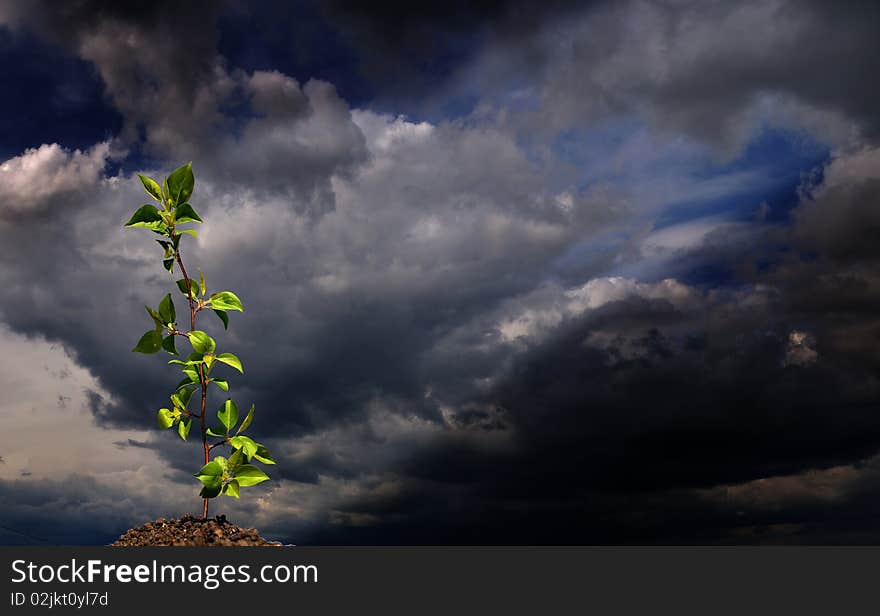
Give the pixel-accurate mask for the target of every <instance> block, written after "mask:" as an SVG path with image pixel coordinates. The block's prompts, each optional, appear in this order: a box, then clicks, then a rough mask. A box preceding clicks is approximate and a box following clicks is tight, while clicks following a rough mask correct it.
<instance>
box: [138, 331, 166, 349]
mask: <svg viewBox="0 0 880 616" xmlns="http://www.w3.org/2000/svg"><path fill="white" fill-rule="evenodd" d="M160 348H162V334H160V333H159V332H158V331H156V330H155V329H151V330H150V331H148V332H147V333H146V334H144V335H143V336H141V339H140V340H138V343H137V344H136V345H135V347H134V348H133V349H132V352H134V353H158V352H159V349H160Z"/></svg>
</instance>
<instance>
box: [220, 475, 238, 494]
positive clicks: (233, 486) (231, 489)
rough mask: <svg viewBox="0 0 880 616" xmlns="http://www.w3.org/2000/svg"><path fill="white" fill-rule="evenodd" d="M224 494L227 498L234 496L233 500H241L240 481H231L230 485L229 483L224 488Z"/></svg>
mask: <svg viewBox="0 0 880 616" xmlns="http://www.w3.org/2000/svg"><path fill="white" fill-rule="evenodd" d="M223 493H224V494H225V495H226V496H232V497H233V498H239V495H238V481H236V480H235V479H233V480H232V481H230V482H229V483H227V484H226V486H225V487H224V488H223Z"/></svg>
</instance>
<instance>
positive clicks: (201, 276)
mask: <svg viewBox="0 0 880 616" xmlns="http://www.w3.org/2000/svg"><path fill="white" fill-rule="evenodd" d="M199 290H200V291H201V292H202V293H201V295H202V297H204V296H205V293H206V292H207V291H208V288H207V287H206V286H205V275H204V274H203V273H202V272H199Z"/></svg>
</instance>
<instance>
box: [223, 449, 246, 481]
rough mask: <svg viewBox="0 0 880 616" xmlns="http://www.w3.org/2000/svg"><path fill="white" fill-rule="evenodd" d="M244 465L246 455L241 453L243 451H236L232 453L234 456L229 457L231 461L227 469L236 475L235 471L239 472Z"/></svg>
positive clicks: (228, 462)
mask: <svg viewBox="0 0 880 616" xmlns="http://www.w3.org/2000/svg"><path fill="white" fill-rule="evenodd" d="M242 464H244V455H243V454H242V453H241V449H236V450H235V451H233V452H232V455H230V456H229V460H227V462H226V468H227V470H228V471H229V472H230V473H232V474H233V475H234V474H235V471H237V470H238V468H239V467H240V466H241V465H242Z"/></svg>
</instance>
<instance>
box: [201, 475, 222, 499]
mask: <svg viewBox="0 0 880 616" xmlns="http://www.w3.org/2000/svg"><path fill="white" fill-rule="evenodd" d="M203 483H204V482H203ZM221 489H223V482H222V481H220V479H219V478H218V479H217V480H216V481H212V482H211V483H210V484H205V485H204V487H203V488H202V489H201V491H200V492H199V497H200V498H214V497H215V496H217V495H218V494H220V490H221Z"/></svg>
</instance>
